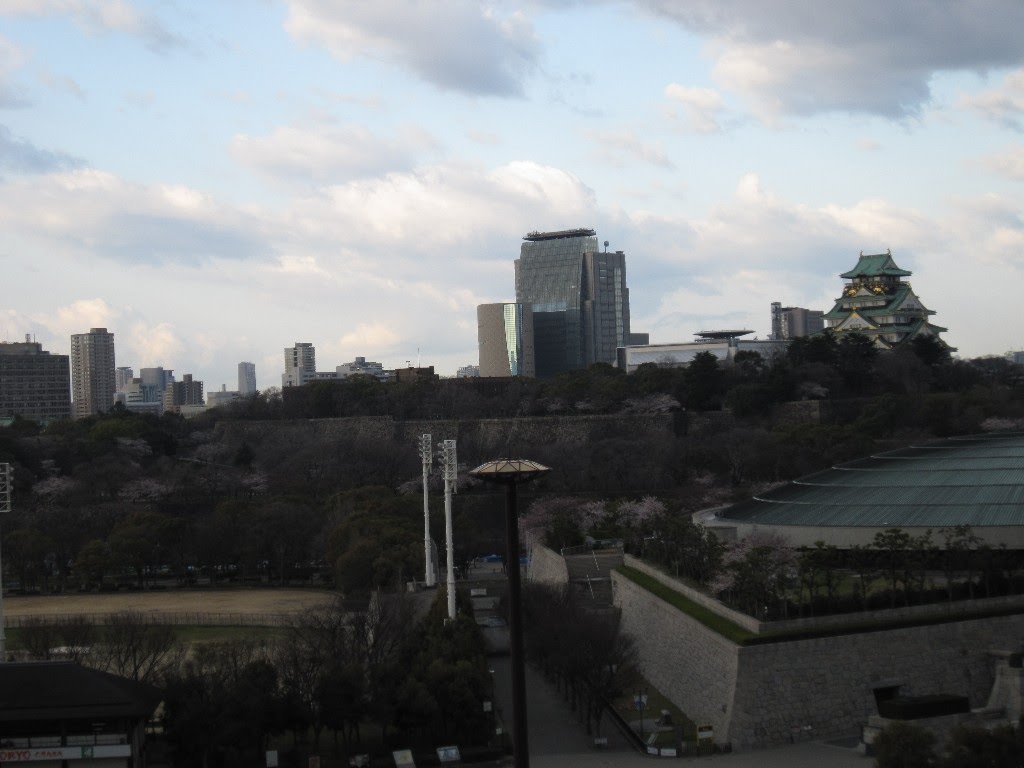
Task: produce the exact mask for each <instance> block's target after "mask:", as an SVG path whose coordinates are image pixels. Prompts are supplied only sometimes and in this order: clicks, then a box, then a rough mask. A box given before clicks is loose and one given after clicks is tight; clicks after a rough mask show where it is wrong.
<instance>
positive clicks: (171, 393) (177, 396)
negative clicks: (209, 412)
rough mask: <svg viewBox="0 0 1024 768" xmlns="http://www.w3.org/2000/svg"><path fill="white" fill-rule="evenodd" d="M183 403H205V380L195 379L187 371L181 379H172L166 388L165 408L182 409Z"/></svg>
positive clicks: (167, 409) (169, 409)
mask: <svg viewBox="0 0 1024 768" xmlns="http://www.w3.org/2000/svg"><path fill="white" fill-rule="evenodd" d="M183 405H203V382H201V381H193V380H192V374H191V373H186V374H185V375H184V376H182V377H181V381H172V382H169V383H168V384H167V388H166V389H164V410H165V411H176V410H180V407H181V406H183Z"/></svg>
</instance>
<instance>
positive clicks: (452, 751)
mask: <svg viewBox="0 0 1024 768" xmlns="http://www.w3.org/2000/svg"><path fill="white" fill-rule="evenodd" d="M437 759H438V760H440V761H441V762H442V763H458V762H461V761H462V755H460V754H459V748H458V747H456V746H454V745H453V746H451V747H438V748H437Z"/></svg>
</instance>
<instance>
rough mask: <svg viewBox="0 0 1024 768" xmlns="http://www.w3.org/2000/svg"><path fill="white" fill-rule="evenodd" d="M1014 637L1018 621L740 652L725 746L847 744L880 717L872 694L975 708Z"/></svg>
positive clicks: (1020, 628)
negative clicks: (882, 690)
mask: <svg viewBox="0 0 1024 768" xmlns="http://www.w3.org/2000/svg"><path fill="white" fill-rule="evenodd" d="M1022 636H1024V615H1018V616H1001V617H998V618H987V619H974V620H969V621H958V622H950V623H948V624H933V625H930V626H924V627H910V628H905V629H894V630H888V631H884V632H863V633H859V634H850V635H840V636H837V637H826V638H818V639H814V640H798V641H794V642H787V643H775V644H771V645H755V646H749V647H745V648H740V649H739V671H738V673H737V675H736V680H737V684H736V690H735V695H734V698H733V706H732V710H733V711H732V720H731V722H730V726H729V739H730V740H731V741H732V742H733V744H735V745H736V746H738V747H756V746H766V745H769V744H779V743H783V742H785V741H788V740H789V737H790V733H791V731H792V729H794V728H797V727H799V728H800V729H801V732H802V733H803V734H805V735H806V734H808V733H809V734H811V735H812V737H813V738H831V737H839V736H847V735H854V734H857V733H859V732H860V728H861V726H863V725H864V724H865V723H867V720H868V717H869V716H871V715H877V714H878V708H877V706H876V705H875V698H874V689H875V688H879V687H887V686H893V685H898V686H899V692H900V695H910V696H920V695H925V694H932V693H952V694H958V695H961V696H967V697H968V698H969V700H970V703H971V706H972V707H982V706H984V705H985V704H986V703H987V701H988V696H989V693H990V692H991V690H992V683H993V682H994V680H995V661H994V659H993V658H992V657H991V656H990V655H989V653H988V651H989V650H993V649H1003V648H1008V647H1016V646H1018V645H1019V644H1020V638H1021V637H1022ZM806 726H810V729H809V730H808V729H807V728H806Z"/></svg>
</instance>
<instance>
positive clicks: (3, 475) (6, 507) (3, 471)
mask: <svg viewBox="0 0 1024 768" xmlns="http://www.w3.org/2000/svg"><path fill="white" fill-rule="evenodd" d="M10 511H11V465H10V464H6V463H5V464H0V513H6V512H10ZM6 660H7V635H5V634H4V565H3V561H0V663H2V662H4V661H6Z"/></svg>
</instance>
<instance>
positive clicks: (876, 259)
mask: <svg viewBox="0 0 1024 768" xmlns="http://www.w3.org/2000/svg"><path fill="white" fill-rule="evenodd" d="M911 274H913V273H911V272H908V271H907V270H905V269H900V268H899V267H897V266H896V262H894V261H893V260H892V254H890V253H876V254H872V255H870V256H865V255H864V254H861V256H860V260H859V261H858V262H857V266H855V267H854V268H853V269H851V270H850V271H849V272H844V273H843V274H841V275H840V277H843V278H846V279H848V280H852V279H853V278H855V277H878V276H880V275H889V276H892V277H909V276H910V275H911Z"/></svg>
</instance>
